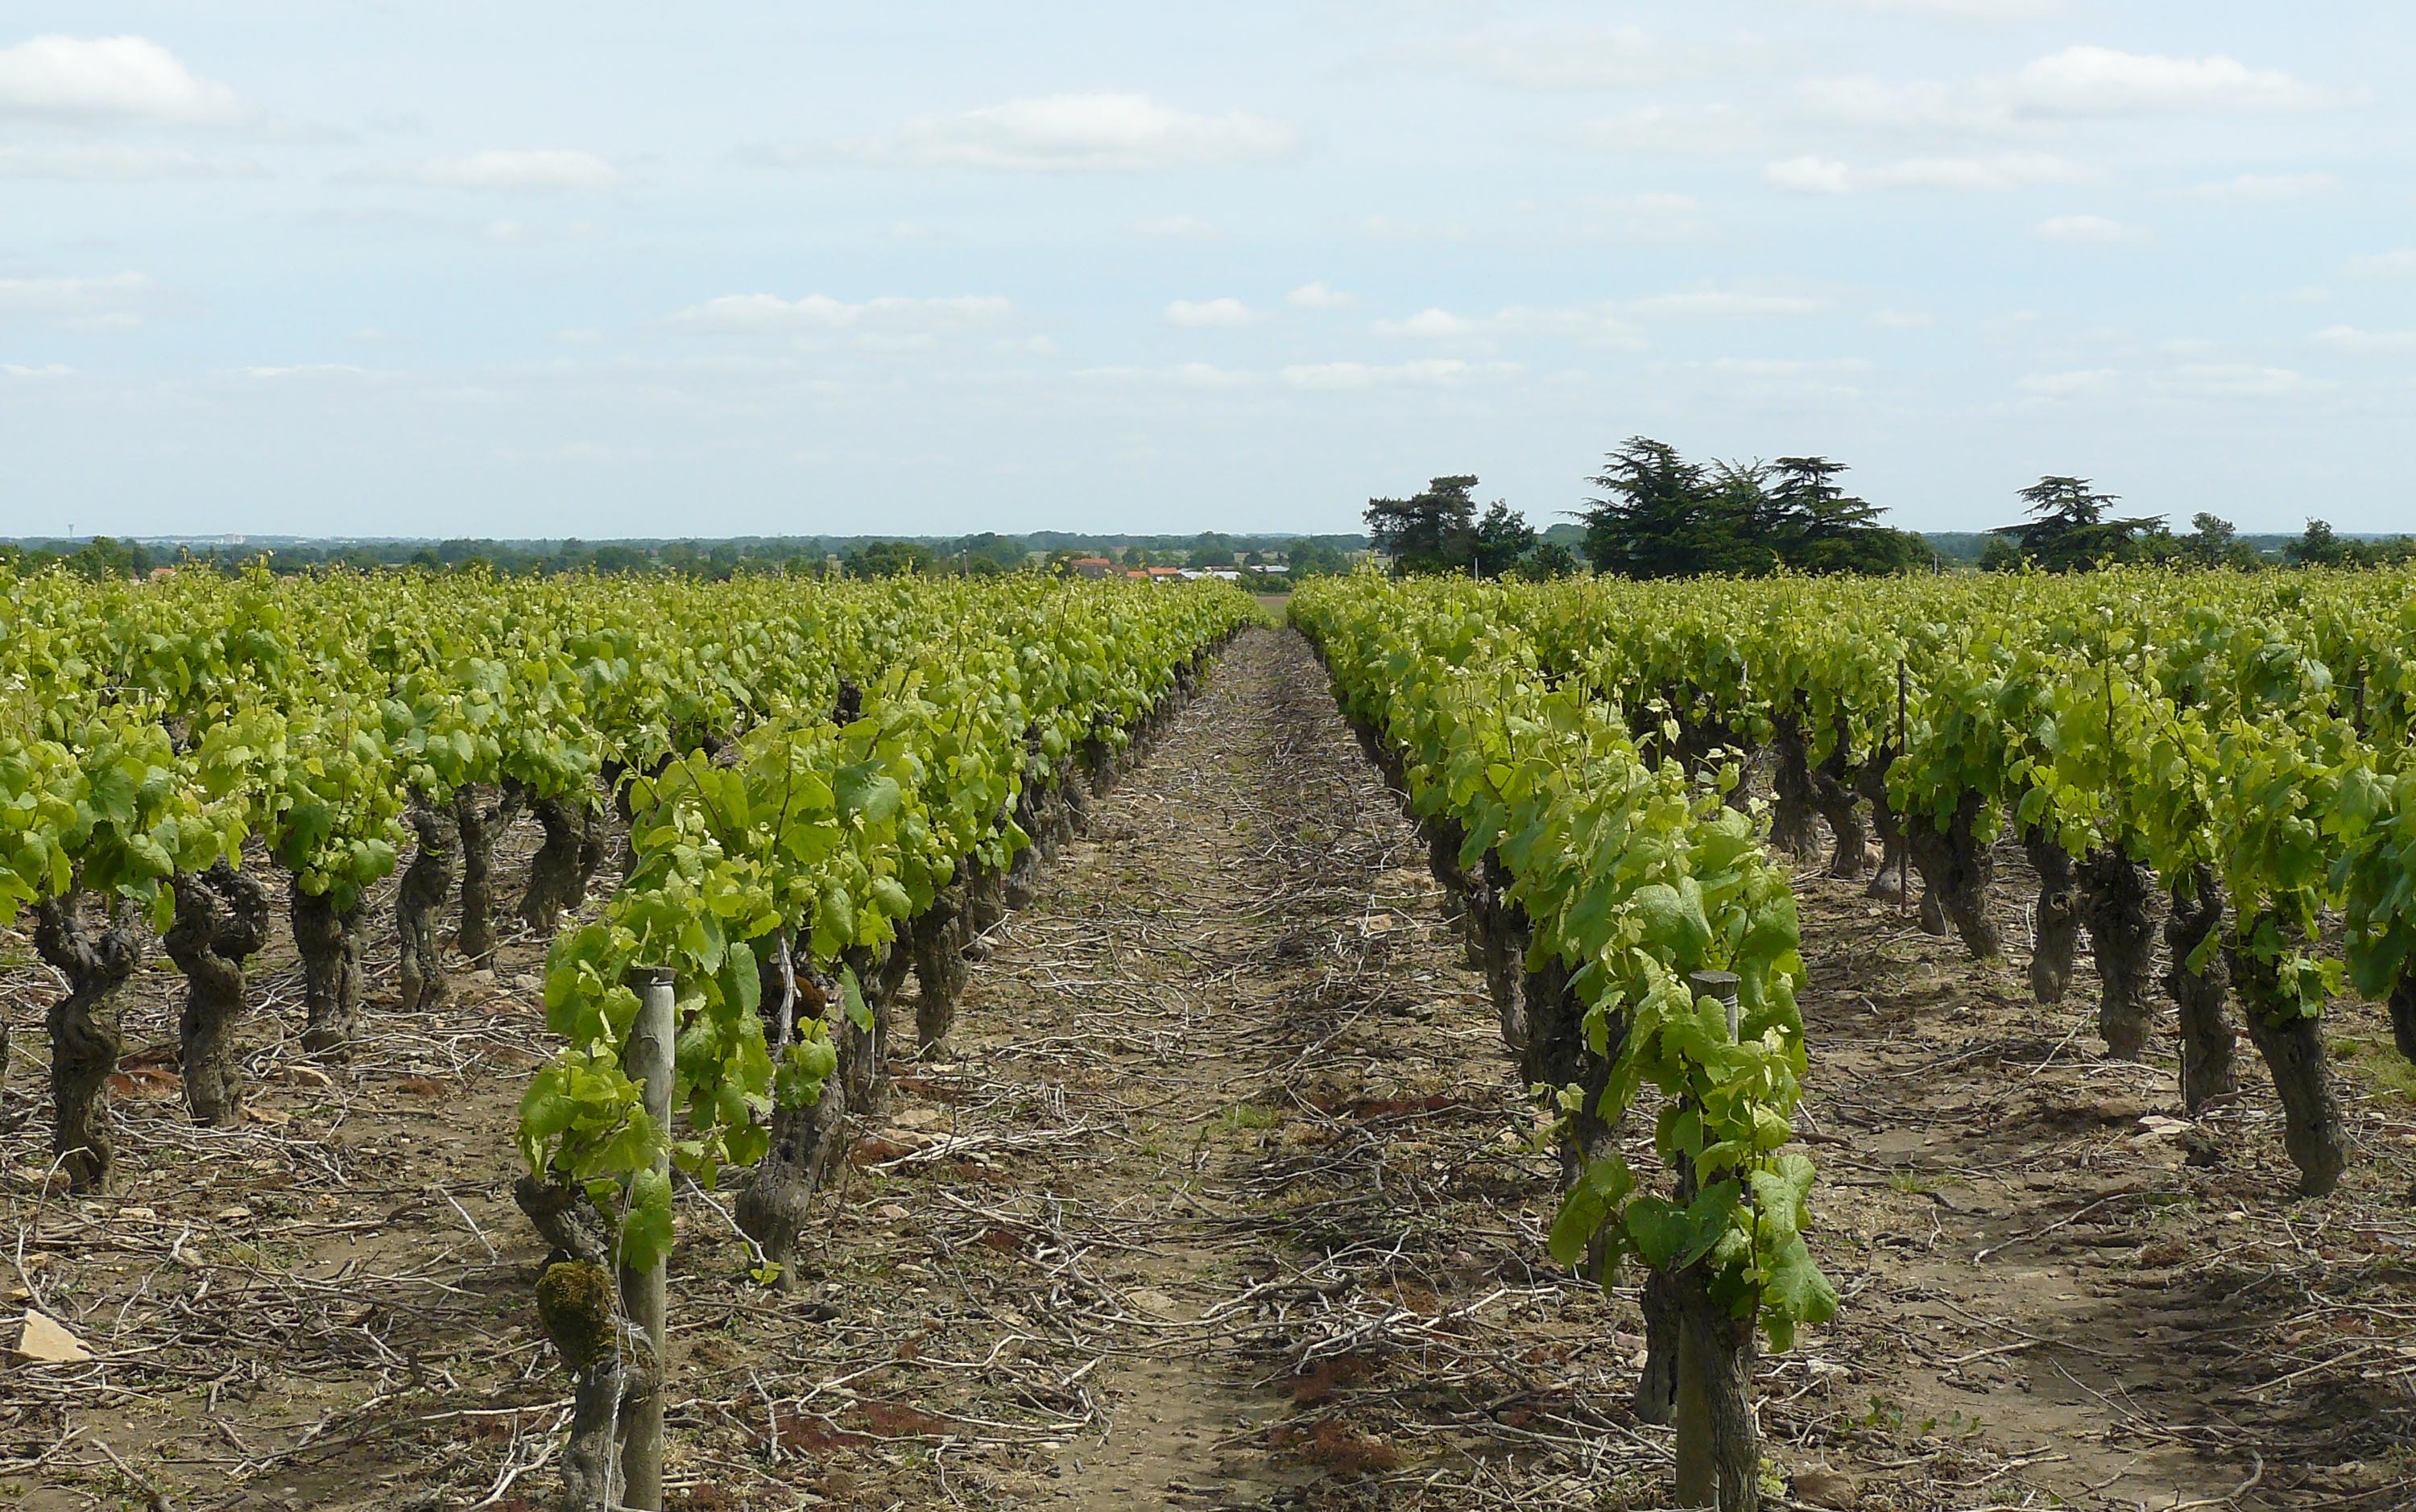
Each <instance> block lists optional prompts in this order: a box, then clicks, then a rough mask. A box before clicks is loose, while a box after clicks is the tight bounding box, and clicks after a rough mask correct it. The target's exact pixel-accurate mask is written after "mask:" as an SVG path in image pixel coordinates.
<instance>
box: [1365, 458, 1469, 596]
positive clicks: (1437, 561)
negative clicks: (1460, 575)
mask: <svg viewBox="0 0 2416 1512" xmlns="http://www.w3.org/2000/svg"><path fill="white" fill-rule="evenodd" d="M1475 491H1476V479H1475V478H1474V477H1451V478H1436V479H1434V480H1433V481H1432V482H1430V483H1428V484H1427V487H1426V491H1425V492H1424V493H1420V494H1416V495H1413V496H1412V497H1410V498H1408V499H1370V500H1368V501H1367V516H1366V518H1367V533H1368V534H1369V535H1371V536H1373V537H1375V541H1376V549H1377V550H1378V551H1381V552H1382V553H1383V554H1384V555H1386V556H1388V557H1390V558H1392V559H1393V571H1394V572H1395V573H1397V574H1398V575H1400V576H1419V575H1426V574H1433V573H1447V572H1452V571H1456V570H1458V569H1462V568H1466V567H1469V566H1471V565H1472V564H1473V563H1474V562H1475V561H1476V501H1475V500H1474V499H1472V498H1471V497H1470V495H1472V493H1474V492H1475Z"/></svg>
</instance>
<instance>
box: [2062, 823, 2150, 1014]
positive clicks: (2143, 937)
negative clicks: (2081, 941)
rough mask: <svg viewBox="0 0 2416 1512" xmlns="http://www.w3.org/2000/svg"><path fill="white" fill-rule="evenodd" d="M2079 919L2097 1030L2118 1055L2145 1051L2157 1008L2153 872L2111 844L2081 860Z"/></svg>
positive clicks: (2097, 849) (2099, 848) (2093, 851)
mask: <svg viewBox="0 0 2416 1512" xmlns="http://www.w3.org/2000/svg"><path fill="white" fill-rule="evenodd" d="M2080 880H2081V892H2080V896H2081V921H2082V922H2083V923H2084V924H2086V925H2088V927H2089V948H2090V950H2091V952H2092V953H2094V954H2095V956H2096V957H2097V982H2098V996H2097V1032H2098V1034H2100V1035H2101V1036H2103V1037H2104V1039H2105V1040H2106V1054H2107V1055H2112V1056H2113V1057H2114V1058H2116V1059H2117V1060H2137V1059H2138V1058H2139V1057H2140V1056H2142V1055H2145V1054H2147V1049H2148V1038H2149V1036H2150V1035H2152V1034H2153V1033H2154V1032H2155V1027H2156V1010H2155V1005H2154V1003H2153V1002H2152V1000H2151V999H2150V997H2149V996H2148V986H2149V983H2150V982H2151V981H2152V980H2153V978H2154V971H2155V961H2154V954H2155V943H2156V917H2155V898H2156V874H2155V872H2154V871H2153V870H2152V869H2151V868H2149V867H2146V866H2143V865H2141V864H2140V863H2139V862H2137V861H2133V860H2132V859H2131V858H2130V857H2128V856H2126V855H2124V854H2123V853H2122V851H2121V850H2120V849H2118V848H2116V847H2114V846H2098V847H2097V848H2095V849H2093V850H2091V852H2090V853H2089V855H2088V856H2087V857H2086V858H2085V859H2084V860H2083V861H2081V863H2080Z"/></svg>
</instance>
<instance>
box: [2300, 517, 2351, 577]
mask: <svg viewBox="0 0 2416 1512" xmlns="http://www.w3.org/2000/svg"><path fill="white" fill-rule="evenodd" d="M2355 549H2356V547H2355V546H2353V545H2352V544H2351V543H2350V542H2348V541H2344V540H2342V539H2341V538H2340V537H2339V536H2337V535H2335V534H2333V527H2332V522H2331V521H2330V520H2320V519H2311V520H2309V521H2307V528H2306V530H2305V531H2304V532H2303V533H2302V534H2301V535H2300V537H2299V538H2298V539H2297V540H2295V541H2293V542H2291V543H2290V544H2289V545H2288V546H2284V547H2283V548H2282V554H2283V555H2284V556H2286V557H2288V558H2289V559H2290V560H2291V561H2293V562H2295V563H2297V564H2298V565H2300V566H2302V567H2336V566H2339V565H2340V564H2341V563H2343V562H2345V561H2348V560H2350V557H2351V555H2352V554H2353V553H2354V551H2355Z"/></svg>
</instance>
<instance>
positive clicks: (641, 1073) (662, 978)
mask: <svg viewBox="0 0 2416 1512" xmlns="http://www.w3.org/2000/svg"><path fill="white" fill-rule="evenodd" d="M629 984H630V985H631V986H632V987H635V988H636V989H637V992H638V1017H637V1021H636V1022H635V1023H633V1024H632V1025H630V1026H629V1039H628V1042H627V1044H626V1045H624V1046H623V1047H622V1051H621V1070H622V1071H623V1072H624V1073H625V1074H627V1076H628V1078H629V1080H630V1081H632V1082H635V1083H636V1084H638V1085H639V1086H640V1087H642V1088H643V1089H644V1096H645V1108H646V1115H647V1116H648V1117H651V1118H653V1119H654V1120H655V1123H656V1125H657V1127H658V1128H662V1127H668V1125H669V1124H670V1121H671V1114H672V1041H673V1039H674V1027H673V1024H672V996H673V995H672V974H671V973H670V972H669V971H664V970H659V969H651V970H641V971H638V972H635V973H632V975H631V978H630V983H629ZM655 1175H657V1177H658V1178H659V1179H662V1180H665V1181H668V1180H670V1179H671V1150H670V1146H669V1145H664V1146H663V1152H662V1153H661V1154H659V1155H657V1157H656V1158H655ZM669 1269H670V1260H669V1257H668V1256H661V1255H658V1256H657V1257H656V1259H655V1262H654V1264H653V1265H649V1266H647V1267H646V1268H645V1269H643V1270H638V1269H634V1268H632V1267H630V1266H628V1265H623V1266H622V1267H621V1307H622V1310H623V1311H624V1312H625V1313H627V1316H628V1319H629V1324H630V1325H631V1326H632V1327H634V1328H636V1329H637V1330H638V1331H639V1332H641V1333H642V1334H644V1335H645V1336H646V1341H647V1343H649V1344H650V1345H652V1346H653V1348H654V1355H655V1362H656V1366H655V1370H654V1373H653V1377H652V1379H651V1381H650V1382H648V1383H647V1384H646V1385H643V1386H642V1387H641V1388H640V1389H639V1390H637V1391H635V1392H632V1393H631V1394H630V1396H629V1397H628V1399H627V1400H625V1401H624V1402H623V1403H622V1406H621V1475H622V1480H623V1485H624V1488H625V1489H624V1490H623V1492H622V1505H624V1506H627V1507H631V1508H635V1509H639V1512H661V1508H662V1505H663V1379H664V1376H665V1375H666V1374H668V1373H669V1368H668V1361H667V1360H666V1358H665V1356H664V1354H663V1342H664V1332H665V1328H664V1314H665V1310H666V1295H665V1278H666V1276H667V1275H668V1272H669Z"/></svg>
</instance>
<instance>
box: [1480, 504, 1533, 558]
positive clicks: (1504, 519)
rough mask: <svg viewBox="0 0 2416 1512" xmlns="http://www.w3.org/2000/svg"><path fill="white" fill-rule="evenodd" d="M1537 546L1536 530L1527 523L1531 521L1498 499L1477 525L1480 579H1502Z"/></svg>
mask: <svg viewBox="0 0 2416 1512" xmlns="http://www.w3.org/2000/svg"><path fill="white" fill-rule="evenodd" d="M1534 546H1535V528H1534V527H1533V526H1532V525H1530V524H1528V523H1527V517H1526V516H1524V515H1521V514H1519V513H1518V511H1517V510H1515V509H1513V508H1511V507H1510V506H1509V505H1508V504H1507V503H1504V502H1502V501H1501V500H1499V499H1496V500H1495V501H1493V504H1492V507H1490V508H1488V509H1487V510H1486V512H1485V517H1484V518H1483V519H1481V520H1479V521H1477V522H1476V541H1475V558H1476V562H1475V565H1476V576H1479V577H1500V576H1502V575H1504V574H1506V573H1508V572H1509V571H1510V570H1511V569H1512V568H1514V567H1516V566H1517V565H1518V559H1519V558H1521V557H1523V556H1525V555H1526V554H1527V553H1528V552H1529V551H1531V550H1533V549H1534Z"/></svg>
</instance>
